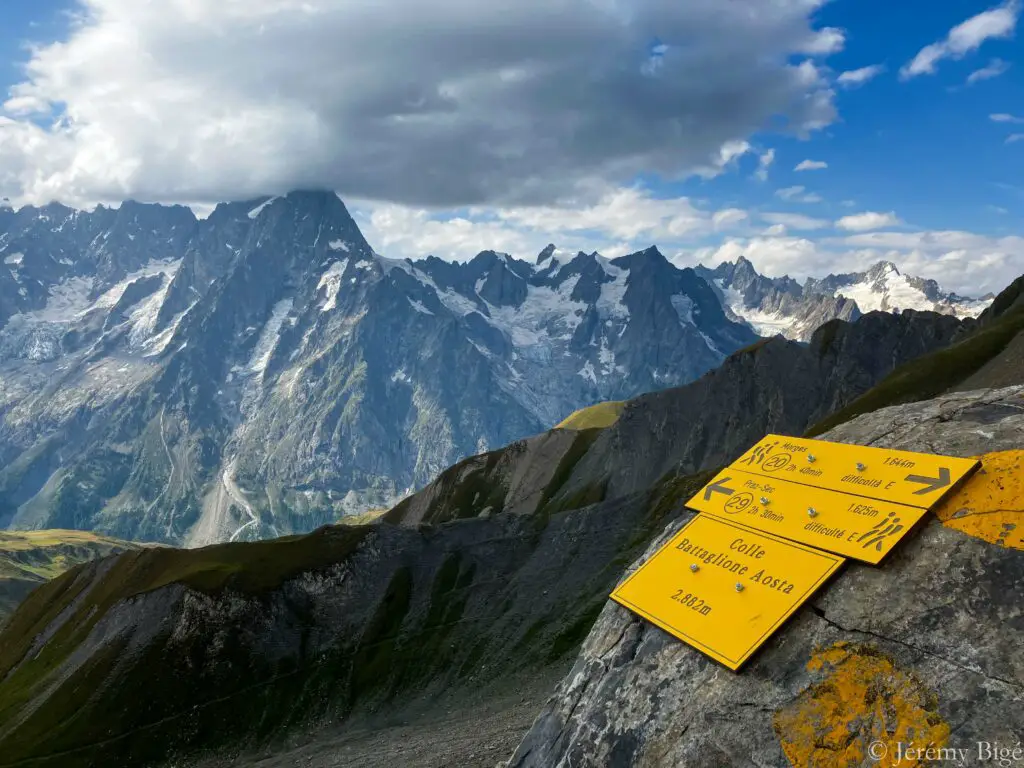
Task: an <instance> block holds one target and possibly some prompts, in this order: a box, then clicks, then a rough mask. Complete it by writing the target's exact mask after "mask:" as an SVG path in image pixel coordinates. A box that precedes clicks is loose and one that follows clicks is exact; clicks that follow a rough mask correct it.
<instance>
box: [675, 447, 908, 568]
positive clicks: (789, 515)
mask: <svg viewBox="0 0 1024 768" xmlns="http://www.w3.org/2000/svg"><path fill="white" fill-rule="evenodd" d="M687 506H689V507H690V508H691V509H696V510H699V511H700V512H706V513H708V514H709V515H715V516H716V517H721V518H724V519H727V520H734V521H736V522H738V523H742V524H743V525H749V526H750V527H752V528H756V529H757V530H759V531H767V532H770V533H774V534H776V535H778V536H782V537H784V538H787V539H792V540H793V541H799V542H801V543H803V544H810V545H811V546H812V547H818V548H819V549H826V550H828V551H829V552H836V553H838V554H840V555H845V556H846V557H852V558H854V559H856V560H863V561H865V562H868V563H872V564H875V565H877V564H878V563H880V562H881V561H882V558H884V557H885V556H886V555H887V554H888V553H889V551H890V550H892V548H893V547H895V546H896V544H897V543H899V541H900V539H902V538H903V537H904V536H905V535H906V534H907V532H908V531H909V530H910V529H911V528H912V527H913V526H914V524H915V523H916V522H917V521H918V520H920V519H921V518H922V517H924V515H925V513H926V512H927V510H926V509H922V508H921V507H909V506H906V505H905V504H893V503H891V502H888V501H879V500H877V499H867V498H864V497H863V496H850V495H848V494H845V493H837V492H836V491H827V490H824V489H822V488H812V487H809V486H806V485H799V484H798V483H790V482H787V481H785V480H781V479H775V478H768V477H762V476H761V475H752V474H750V473H748V472H741V471H739V470H737V469H733V468H731V467H730V468H729V469H726V470H723V471H722V472H720V473H719V474H718V476H717V477H715V479H714V480H713V481H711V483H710V484H708V485H707V486H706V487H705V488H704V489H703V490H701V492H700V493H698V494H697V495H696V496H694V497H693V498H692V499H690V501H689V502H688V503H687Z"/></svg>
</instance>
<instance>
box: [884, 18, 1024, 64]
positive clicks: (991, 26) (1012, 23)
mask: <svg viewBox="0 0 1024 768" xmlns="http://www.w3.org/2000/svg"><path fill="white" fill-rule="evenodd" d="M1019 14H1020V2H1019V0H1008V2H1004V3H1003V4H1002V5H998V6H996V7H994V8H989V9H988V10H987V11H983V12H982V13H979V14H978V15H977V16H972V17H971V18H969V19H967V21H964V22H962V23H960V24H958V25H957V26H955V27H953V28H952V29H951V30H950V31H949V34H948V35H946V38H945V39H944V40H940V41H939V42H937V43H932V44H931V45H926V46H925V47H924V48H922V49H921V50H920V51H918V53H917V55H916V56H915V57H914V58H913V59H912V60H911V61H910V62H909V63H907V64H906V65H904V66H903V68H902V69H900V78H901V79H903V80H909V79H910V78H912V77H917V76H918V75H931V74H934V73H935V69H936V65H937V64H938V63H939V62H940V61H941V60H942V59H946V58H952V59H960V58H963V57H964V56H965V55H966V54H968V53H970V52H971V51H975V50H977V49H978V48H979V47H981V44H982V43H984V42H985V41H986V40H990V39H998V38H1007V37H1010V36H1012V35H1013V31H1014V29H1015V28H1016V26H1017V17H1018V15H1019Z"/></svg>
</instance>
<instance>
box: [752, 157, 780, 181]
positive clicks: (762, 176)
mask: <svg viewBox="0 0 1024 768" xmlns="http://www.w3.org/2000/svg"><path fill="white" fill-rule="evenodd" d="M773 162H775V150H774V149H769V150H768V151H767V152H764V153H763V154H762V155H761V156H760V157H759V158H758V161H757V171H756V172H755V174H754V175H755V176H756V177H757V178H758V179H759V180H760V181H767V180H768V169H769V168H770V167H771V165H772V163H773Z"/></svg>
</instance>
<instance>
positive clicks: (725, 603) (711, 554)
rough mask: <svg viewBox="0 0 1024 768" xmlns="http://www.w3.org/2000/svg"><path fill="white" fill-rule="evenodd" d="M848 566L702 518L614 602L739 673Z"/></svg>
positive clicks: (825, 555) (616, 595)
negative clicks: (835, 575)
mask: <svg viewBox="0 0 1024 768" xmlns="http://www.w3.org/2000/svg"><path fill="white" fill-rule="evenodd" d="M844 562H845V560H844V558H842V557H838V556H836V555H833V554H830V553H828V552H822V551H819V550H816V549H813V548H811V547H805V546H803V545H801V544H797V543H794V542H791V541H786V540H785V539H781V538H779V537H777V536H772V535H770V534H765V533H760V532H758V531H755V530H753V529H751V528H748V527H746V526H743V525H739V524H737V523H734V522H732V521H729V520H722V519H719V518H715V517H710V516H707V515H698V516H697V517H694V518H693V520H691V521H690V522H689V523H687V525H686V526H684V527H683V528H682V530H680V531H679V533H677V534H676V535H675V536H673V537H672V539H671V541H669V542H668V543H667V544H666V545H665V546H664V547H662V548H661V549H659V550H658V551H657V552H656V553H655V554H654V555H653V556H652V557H651V558H650V559H649V560H648V561H647V562H646V563H644V564H643V565H642V566H640V568H638V569H637V570H636V571H635V572H634V573H633V574H632V575H631V576H630V577H629V578H628V579H626V580H625V581H624V582H623V583H622V584H621V585H619V587H618V588H616V590H615V591H614V592H613V593H612V595H611V597H612V599H613V600H615V601H616V602H618V603H620V604H622V605H624V606H625V607H626V608H629V609H630V610H631V611H633V612H635V613H637V614H639V615H640V616H643V617H644V618H645V619H647V620H648V621H650V622H652V623H654V624H656V625H657V626H659V627H661V628H662V629H663V630H665V631H666V632H669V633H671V634H672V635H675V636H676V637H677V638H679V639H680V640H682V641H683V642H685V643H687V644H689V645H691V646H693V647H694V648H696V649H698V650H699V651H702V652H703V653H705V654H707V655H708V656H710V657H711V658H713V659H715V660H716V661H719V662H721V663H722V664H724V665H725V666H727V667H729V669H732V670H738V669H739V668H740V667H741V666H742V665H743V664H744V662H746V661H747V659H749V658H750V656H751V655H752V654H753V653H754V651H756V650H757V649H758V648H759V647H760V646H761V645H762V644H763V643H764V642H765V641H766V640H767V639H768V638H769V637H771V635H772V633H773V632H775V630H776V629H778V628H779V627H780V626H781V625H782V623H783V622H784V621H785V620H786V619H787V618H789V616H791V615H792V614H793V613H794V612H795V611H796V609H797V608H799V607H800V605H802V604H803V603H804V601H806V600H807V599H808V598H810V597H811V596H812V595H813V594H814V593H815V591H817V589H818V588H819V587H821V586H822V584H824V583H825V582H826V581H827V580H828V578H829V576H831V575H832V574H833V573H834V572H835V571H836V569H838V568H839V566H841V565H842V564H843V563H844Z"/></svg>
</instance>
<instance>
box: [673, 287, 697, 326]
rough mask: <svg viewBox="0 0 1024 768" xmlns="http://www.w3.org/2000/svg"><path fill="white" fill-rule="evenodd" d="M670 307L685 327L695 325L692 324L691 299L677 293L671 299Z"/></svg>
mask: <svg viewBox="0 0 1024 768" xmlns="http://www.w3.org/2000/svg"><path fill="white" fill-rule="evenodd" d="M672 306H673V308H674V309H675V310H676V314H677V315H679V319H680V320H681V321H682V322H683V323H684V324H686V325H696V323H694V322H693V299H691V298H690V297H689V296H687V295H686V294H685V293H677V294H676V295H675V296H673V297H672Z"/></svg>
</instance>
